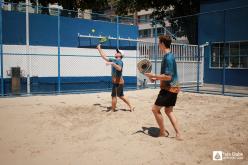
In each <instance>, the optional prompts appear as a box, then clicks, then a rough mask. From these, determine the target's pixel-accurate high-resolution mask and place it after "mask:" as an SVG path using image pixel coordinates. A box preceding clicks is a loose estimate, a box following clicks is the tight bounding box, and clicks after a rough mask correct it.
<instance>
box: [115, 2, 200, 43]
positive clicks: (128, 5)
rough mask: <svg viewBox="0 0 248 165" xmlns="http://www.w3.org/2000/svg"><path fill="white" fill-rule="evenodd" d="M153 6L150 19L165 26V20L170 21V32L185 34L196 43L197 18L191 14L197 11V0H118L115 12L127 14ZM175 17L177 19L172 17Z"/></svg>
mask: <svg viewBox="0 0 248 165" xmlns="http://www.w3.org/2000/svg"><path fill="white" fill-rule="evenodd" d="M149 8H153V9H154V11H153V13H152V19H153V20H156V22H158V23H160V24H161V25H163V26H165V20H167V21H169V22H170V23H171V28H172V31H171V32H172V33H174V34H175V35H176V36H177V37H181V36H187V38H188V40H189V42H190V43H192V44H197V38H198V36H197V33H198V32H197V31H198V28H197V27H198V21H197V20H198V18H197V17H196V16H191V17H183V18H178V17H181V16H186V15H193V14H196V13H198V12H199V9H200V1H199V0H119V1H118V3H117V11H116V13H117V14H119V15H127V14H128V13H134V12H137V11H140V10H143V9H144V10H147V9H149ZM173 18H177V19H173Z"/></svg>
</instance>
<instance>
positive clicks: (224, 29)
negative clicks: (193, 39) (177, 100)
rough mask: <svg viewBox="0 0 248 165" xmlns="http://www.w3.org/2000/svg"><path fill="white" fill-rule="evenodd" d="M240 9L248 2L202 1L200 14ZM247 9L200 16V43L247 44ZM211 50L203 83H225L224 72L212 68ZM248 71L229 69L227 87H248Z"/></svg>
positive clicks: (205, 65)
mask: <svg viewBox="0 0 248 165" xmlns="http://www.w3.org/2000/svg"><path fill="white" fill-rule="evenodd" d="M240 6H248V1H247V0H210V1H207V0H206V1H202V3H201V10H200V11H201V13H203V12H210V11H216V10H223V9H228V8H235V7H240ZM247 18H248V7H246V8H242V9H241V8H240V9H235V10H227V11H226V12H225V14H224V12H214V13H209V14H203V15H200V16H199V24H198V26H199V28H198V29H199V35H198V37H199V38H198V39H199V44H203V43H205V42H209V43H210V44H211V42H224V41H225V42H228V41H241V40H247V41H248V21H247ZM210 55H211V47H210V46H208V47H207V48H205V58H204V82H205V83H222V75H223V72H222V69H211V68H209V60H210ZM247 75H248V69H226V84H227V85H243V86H248V76H247Z"/></svg>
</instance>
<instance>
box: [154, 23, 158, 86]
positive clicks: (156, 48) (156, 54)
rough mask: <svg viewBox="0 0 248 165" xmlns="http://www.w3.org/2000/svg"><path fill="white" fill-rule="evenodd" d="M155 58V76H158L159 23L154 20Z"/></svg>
mask: <svg viewBox="0 0 248 165" xmlns="http://www.w3.org/2000/svg"><path fill="white" fill-rule="evenodd" d="M154 27H155V28H154V33H155V34H154V48H155V49H154V51H155V52H154V58H155V74H157V56H158V40H157V39H158V31H157V22H156V20H154ZM155 88H157V81H155Z"/></svg>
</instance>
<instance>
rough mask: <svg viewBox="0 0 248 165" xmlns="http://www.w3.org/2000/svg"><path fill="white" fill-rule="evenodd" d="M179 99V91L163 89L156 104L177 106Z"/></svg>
mask: <svg viewBox="0 0 248 165" xmlns="http://www.w3.org/2000/svg"><path fill="white" fill-rule="evenodd" d="M176 101H177V93H172V92H169V91H167V90H164V89H161V90H160V92H159V94H158V97H157V100H156V101H155V105H157V106H161V107H171V106H175V105H176Z"/></svg>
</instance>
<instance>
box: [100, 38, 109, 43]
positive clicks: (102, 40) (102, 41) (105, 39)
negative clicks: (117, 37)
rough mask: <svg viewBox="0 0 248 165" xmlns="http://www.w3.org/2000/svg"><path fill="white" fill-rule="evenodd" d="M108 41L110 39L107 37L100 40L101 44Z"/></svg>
mask: <svg viewBox="0 0 248 165" xmlns="http://www.w3.org/2000/svg"><path fill="white" fill-rule="evenodd" d="M107 41H108V39H107V38H106V37H103V38H100V40H99V42H100V43H104V42H107Z"/></svg>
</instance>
